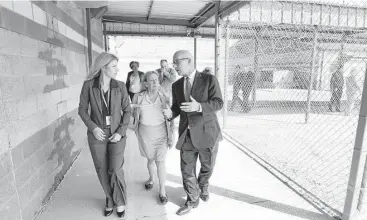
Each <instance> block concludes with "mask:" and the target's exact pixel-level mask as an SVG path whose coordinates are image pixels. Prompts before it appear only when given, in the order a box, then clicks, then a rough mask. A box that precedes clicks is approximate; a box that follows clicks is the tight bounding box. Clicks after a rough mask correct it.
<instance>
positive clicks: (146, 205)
mask: <svg viewBox="0 0 367 220" xmlns="http://www.w3.org/2000/svg"><path fill="white" fill-rule="evenodd" d="M128 137H129V138H130V139H129V140H128V146H127V148H126V152H125V158H126V162H125V165H124V166H125V167H124V169H125V176H126V182H127V194H128V195H127V197H128V205H127V212H126V216H125V218H124V219H130V220H165V219H169V220H174V219H180V220H186V219H190V220H196V219H197V220H199V219H200V220H206V219H208V220H209V219H228V220H233V219H239V220H245V219H246V220H299V219H310V220H330V219H331V218H330V217H327V216H326V215H324V214H322V213H321V212H319V211H318V210H317V209H315V208H314V207H313V206H312V205H310V204H309V203H307V202H306V201H305V200H304V199H302V198H301V197H300V196H299V195H298V194H296V193H295V192H293V191H292V190H291V189H289V188H288V187H287V186H285V185H284V184H283V183H282V182H280V181H279V180H278V179H277V178H275V177H274V176H273V175H272V174H270V173H269V172H268V171H266V170H265V169H264V168H262V167H261V166H260V165H258V164H257V163H256V162H254V161H253V160H252V159H251V158H249V157H248V156H247V155H246V154H244V153H243V152H242V151H240V150H239V149H237V148H236V147H235V146H234V145H232V144H231V143H229V142H228V141H226V140H223V141H222V142H221V144H220V146H219V147H220V148H219V152H218V156H217V163H216V167H215V169H214V174H213V176H212V178H211V182H210V184H211V186H210V192H211V194H210V200H209V201H208V202H207V203H204V202H202V201H200V205H199V207H198V208H197V209H194V210H192V211H191V212H190V213H189V214H187V215H185V216H177V215H176V214H175V212H176V211H177V209H178V208H179V206H181V205H182V204H183V203H184V202H185V192H184V190H183V188H182V182H181V175H180V160H179V151H178V150H176V149H171V150H170V151H169V152H168V155H167V194H168V197H169V202H168V203H167V204H166V205H165V206H163V205H161V204H160V203H159V200H158V186H157V184H155V186H154V188H153V189H152V190H151V191H146V190H145V189H144V185H143V184H144V182H145V181H146V180H147V178H148V171H147V169H146V165H145V164H146V160H145V159H144V158H143V157H141V156H140V153H139V150H138V148H137V145H136V139H135V136H134V135H133V133H132V131H130V130H129V131H128ZM156 182H158V181H156ZM103 207H104V194H103V192H102V188H101V186H100V184H99V181H98V179H97V175H96V173H95V169H94V167H93V163H92V158H91V156H90V152H89V148H88V147H85V149H84V150H83V151H82V153H81V154H80V155H79V158H78V159H77V161H76V162H75V163H74V165H73V167H72V168H71V170H70V171H69V172H68V174H67V176H66V177H65V179H64V180H63V182H62V183H61V185H60V186H59V188H58V190H57V191H56V192H55V194H54V195H53V197H52V198H51V200H50V201H49V203H48V204H47V206H46V207H45V208H44V211H43V212H42V213H41V214H40V215H39V216H38V217H37V220H97V219H117V215H116V212H114V213H113V214H112V215H111V216H109V217H104V216H103Z"/></svg>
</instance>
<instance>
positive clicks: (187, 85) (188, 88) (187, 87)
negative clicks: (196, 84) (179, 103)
mask: <svg viewBox="0 0 367 220" xmlns="http://www.w3.org/2000/svg"><path fill="white" fill-rule="evenodd" d="M185 81H186V83H185V100H186V102H190V95H191V83H190V79H189V77H185Z"/></svg>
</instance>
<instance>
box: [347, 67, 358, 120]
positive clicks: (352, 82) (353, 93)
mask: <svg viewBox="0 0 367 220" xmlns="http://www.w3.org/2000/svg"><path fill="white" fill-rule="evenodd" d="M357 73H358V71H357V69H355V68H354V69H352V70H351V71H350V73H349V76H348V77H347V78H346V80H345V85H346V94H347V106H346V109H345V114H346V115H350V114H351V112H352V110H353V108H354V105H355V102H356V100H357V97H358V96H359V94H360V92H361V88H359V86H358V84H357V79H356V77H357Z"/></svg>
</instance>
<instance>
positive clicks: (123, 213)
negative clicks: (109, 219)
mask: <svg viewBox="0 0 367 220" xmlns="http://www.w3.org/2000/svg"><path fill="white" fill-rule="evenodd" d="M116 213H117V216H118V217H119V218H123V217H125V207H124V210H123V211H121V212H120V211H119V207H117V209H116Z"/></svg>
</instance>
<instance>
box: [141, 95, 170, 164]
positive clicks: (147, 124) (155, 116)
mask: <svg viewBox="0 0 367 220" xmlns="http://www.w3.org/2000/svg"><path fill="white" fill-rule="evenodd" d="M163 106H164V105H163V103H162V101H161V99H160V97H159V96H157V99H156V100H155V101H153V102H152V101H151V100H149V98H148V95H147V93H146V94H145V95H144V96H143V100H142V101H141V104H140V105H139V108H140V117H139V118H140V119H139V125H138V130H137V132H136V135H137V138H138V142H139V149H140V154H141V155H142V156H143V157H146V158H148V159H150V160H155V161H164V160H165V158H166V155H167V150H168V144H167V142H168V134H167V128H166V121H165V118H164V115H163V109H164V107H163Z"/></svg>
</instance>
